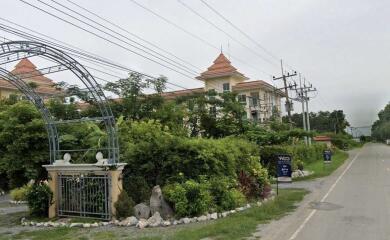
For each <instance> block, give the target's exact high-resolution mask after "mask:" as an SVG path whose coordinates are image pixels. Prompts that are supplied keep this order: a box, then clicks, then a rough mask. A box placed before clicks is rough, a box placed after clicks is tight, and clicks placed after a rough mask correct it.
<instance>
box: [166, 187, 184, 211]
mask: <svg viewBox="0 0 390 240" xmlns="http://www.w3.org/2000/svg"><path fill="white" fill-rule="evenodd" d="M163 193H164V197H165V199H166V200H167V201H168V202H170V203H171V204H172V205H173V207H174V209H175V213H176V215H177V216H179V217H181V216H186V215H187V214H188V199H187V196H186V189H185V188H184V187H183V186H182V185H181V184H178V183H175V184H170V185H166V186H165V187H164V188H163Z"/></svg>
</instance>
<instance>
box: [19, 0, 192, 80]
mask: <svg viewBox="0 0 390 240" xmlns="http://www.w3.org/2000/svg"><path fill="white" fill-rule="evenodd" d="M19 1H21V2H23V3H25V4H27V5H30V6H32V7H33V8H35V9H38V10H40V11H42V12H44V13H46V14H48V15H50V16H53V17H55V18H57V19H59V20H61V21H63V22H66V23H68V24H70V25H72V26H74V27H77V28H79V29H81V30H83V31H85V32H87V33H90V34H92V35H94V36H96V37H98V38H100V39H103V40H105V41H107V42H109V43H111V44H114V45H116V46H118V47H120V48H123V49H125V50H127V51H130V52H132V53H135V54H137V55H139V56H142V57H144V58H146V59H148V60H150V61H152V62H155V63H157V64H159V65H161V66H164V67H166V68H168V69H170V70H172V71H174V72H176V73H179V74H181V75H183V76H185V77H187V78H189V79H191V80H197V79H194V78H193V77H191V76H189V75H187V74H185V73H182V72H180V71H178V70H176V69H174V68H172V67H169V66H167V65H165V64H163V63H160V62H158V61H156V60H154V59H151V58H149V57H146V56H144V55H142V54H139V53H137V52H135V51H133V50H131V49H129V48H127V47H125V46H123V45H121V44H119V43H116V42H114V41H112V40H110V39H108V38H106V37H103V36H101V35H99V34H97V33H95V32H92V31H90V30H88V29H86V28H84V27H81V26H79V25H77V24H75V23H72V22H70V21H68V20H66V19H63V18H61V17H58V16H57V15H54V14H52V13H50V12H48V11H46V10H44V9H42V8H40V7H37V6H36V5H33V4H31V3H27V2H26V1H24V0H19ZM38 1H39V2H41V3H43V2H42V1H40V0H38ZM43 4H44V5H47V6H49V7H51V8H53V9H55V10H57V11H59V12H62V13H63V11H61V10H58V9H57V8H55V7H52V6H50V5H48V4H46V3H43ZM65 14H66V13H65ZM68 15H69V14H68ZM69 16H71V15H69ZM73 18H74V17H73ZM76 19H77V18H76ZM82 22H83V21H82ZM89 26H91V25H89ZM91 27H92V28H94V29H97V30H98V31H100V32H103V33H106V32H105V31H103V30H100V29H98V28H96V27H94V26H91ZM106 34H108V35H109V36H112V34H109V33H106ZM112 37H113V38H115V39H119V38H117V37H115V36H112ZM119 40H121V39H119ZM121 41H123V40H121ZM125 43H126V42H125Z"/></svg>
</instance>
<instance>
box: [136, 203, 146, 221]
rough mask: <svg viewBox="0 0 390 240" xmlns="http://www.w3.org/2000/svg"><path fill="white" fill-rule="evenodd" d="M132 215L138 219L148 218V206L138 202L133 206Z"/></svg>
mask: <svg viewBox="0 0 390 240" xmlns="http://www.w3.org/2000/svg"><path fill="white" fill-rule="evenodd" d="M134 215H135V216H136V217H137V218H138V219H141V218H143V219H148V218H149V217H150V208H149V207H148V206H147V205H146V204H145V203H140V204H137V205H135V206H134Z"/></svg>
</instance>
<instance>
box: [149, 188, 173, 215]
mask: <svg viewBox="0 0 390 240" xmlns="http://www.w3.org/2000/svg"><path fill="white" fill-rule="evenodd" d="M150 212H151V214H152V215H153V214H154V213H155V212H159V213H160V215H161V217H162V218H164V219H168V218H171V217H172V216H173V210H172V208H171V207H170V206H169V204H168V203H167V202H166V201H165V199H164V196H163V195H162V191H161V188H160V186H159V185H157V186H154V187H153V189H152V196H151V197H150Z"/></svg>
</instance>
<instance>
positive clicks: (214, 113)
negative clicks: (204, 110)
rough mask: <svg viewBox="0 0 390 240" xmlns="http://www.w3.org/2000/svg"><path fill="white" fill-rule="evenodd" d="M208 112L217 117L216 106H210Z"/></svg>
mask: <svg viewBox="0 0 390 240" xmlns="http://www.w3.org/2000/svg"><path fill="white" fill-rule="evenodd" d="M210 114H211V115H212V116H214V117H217V108H216V107H215V106H213V107H210Z"/></svg>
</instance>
